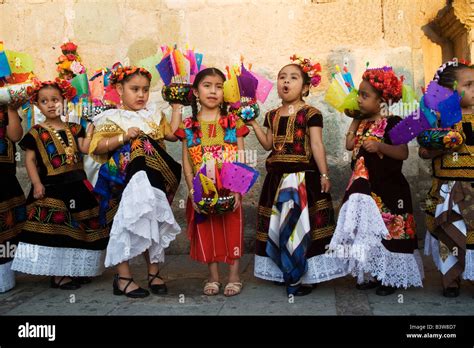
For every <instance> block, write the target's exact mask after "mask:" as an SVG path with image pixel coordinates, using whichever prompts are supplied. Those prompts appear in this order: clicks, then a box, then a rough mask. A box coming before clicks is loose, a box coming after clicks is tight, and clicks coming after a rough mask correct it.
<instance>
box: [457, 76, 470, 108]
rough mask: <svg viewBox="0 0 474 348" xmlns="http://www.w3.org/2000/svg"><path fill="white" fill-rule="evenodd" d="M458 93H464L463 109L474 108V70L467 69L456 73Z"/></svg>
mask: <svg viewBox="0 0 474 348" xmlns="http://www.w3.org/2000/svg"><path fill="white" fill-rule="evenodd" d="M456 78H457V82H458V84H457V91H458V93H459V94H462V93H464V96H463V97H462V99H461V107H463V108H472V107H474V69H473V68H465V69H461V70H459V71H458V72H457V73H456Z"/></svg>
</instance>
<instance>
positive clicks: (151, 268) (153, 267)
mask: <svg viewBox="0 0 474 348" xmlns="http://www.w3.org/2000/svg"><path fill="white" fill-rule="evenodd" d="M143 256H144V257H145V260H146V264H147V267H148V274H153V275H155V274H157V273H158V272H159V271H160V269H159V267H158V263H151V262H150V254H148V250H147V251H145V252H144V253H143ZM147 277H148V279H150V278H151V277H150V276H147ZM164 283H165V282H164V281H163V280H162V279H160V278H155V279H153V281H152V282H151V285H159V284H164Z"/></svg>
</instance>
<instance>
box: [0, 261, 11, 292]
mask: <svg viewBox="0 0 474 348" xmlns="http://www.w3.org/2000/svg"><path fill="white" fill-rule="evenodd" d="M12 262H13V261H10V262H7V263H4V264H1V265H0V293H2V292H6V291H8V290H11V289H13V288H14V287H15V272H13V271H12Z"/></svg>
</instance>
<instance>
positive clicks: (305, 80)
mask: <svg viewBox="0 0 474 348" xmlns="http://www.w3.org/2000/svg"><path fill="white" fill-rule="evenodd" d="M287 66H294V67H297V68H298V70H299V71H300V73H301V77H302V78H303V87H304V86H311V77H309V75H308V74H307V73H305V72H304V71H303V68H302V67H301V65H299V64H295V63H290V64H287V65H285V66H284V67H282V68H281V69H280V71H279V72H278V75H277V76H279V75H280V73H281V71H282V70H283V69H285V68H286V67H287ZM308 95H309V88H308V90H307V91H306V93H304V94H303V97H307V96H308Z"/></svg>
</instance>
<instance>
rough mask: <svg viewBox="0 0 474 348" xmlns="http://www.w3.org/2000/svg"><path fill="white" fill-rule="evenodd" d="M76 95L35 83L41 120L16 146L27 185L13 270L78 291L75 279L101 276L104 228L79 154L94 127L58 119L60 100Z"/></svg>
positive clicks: (55, 84) (57, 84)
mask: <svg viewBox="0 0 474 348" xmlns="http://www.w3.org/2000/svg"><path fill="white" fill-rule="evenodd" d="M75 93H76V91H75V89H74V87H72V86H71V84H70V83H69V82H67V81H64V80H60V79H56V80H55V81H46V82H39V83H38V84H37V85H36V87H35V89H34V94H33V101H34V103H35V104H36V106H37V107H38V108H39V109H40V110H41V112H42V114H43V115H44V116H45V117H46V119H45V121H44V122H42V123H40V124H37V125H35V126H33V127H32V128H31V129H30V131H29V132H28V133H27V134H26V135H25V137H24V138H23V139H22V140H21V142H20V143H19V145H20V146H21V148H22V149H24V150H25V151H26V160H25V166H26V170H27V172H28V176H29V178H30V180H31V183H32V187H31V191H30V194H29V196H28V199H27V221H26V223H25V225H24V227H23V231H22V233H21V236H20V243H19V245H18V249H17V251H16V254H15V259H14V261H13V267H12V269H14V270H15V271H20V272H24V273H29V274H36V275H49V276H52V278H51V286H52V287H53V288H60V289H65V290H73V289H77V288H79V287H80V283H79V280H77V279H74V277H92V276H96V275H99V274H101V273H102V270H103V265H102V264H103V255H104V249H105V246H106V245H107V240H108V229H107V227H106V226H105V225H101V224H100V223H99V206H98V202H97V199H96V197H95V195H94V194H93V192H92V186H91V185H90V183H89V182H88V181H87V178H86V174H85V172H84V170H83V164H82V153H87V152H88V150H89V144H90V141H91V140H90V139H91V137H92V131H93V128H92V127H89V129H88V130H87V133H86V132H85V131H84V129H83V128H82V127H81V126H80V125H78V124H73V123H65V122H63V121H62V120H61V115H62V113H63V105H64V100H65V99H71V98H73V97H74V95H75Z"/></svg>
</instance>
